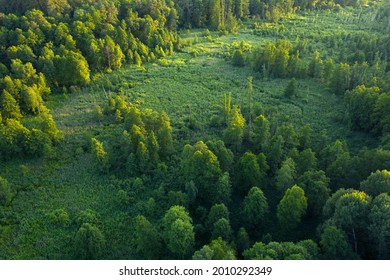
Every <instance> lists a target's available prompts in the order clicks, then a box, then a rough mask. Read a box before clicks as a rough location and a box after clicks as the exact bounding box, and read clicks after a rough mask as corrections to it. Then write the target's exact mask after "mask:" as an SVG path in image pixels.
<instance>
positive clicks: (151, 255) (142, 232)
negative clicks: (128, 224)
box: [135, 216, 162, 260]
mask: <svg viewBox="0 0 390 280" xmlns="http://www.w3.org/2000/svg"><path fill="white" fill-rule="evenodd" d="M135 220H136V221H135V239H136V244H137V253H138V254H139V256H140V258H141V259H147V260H155V259H158V258H159V257H160V254H161V250H162V240H161V237H160V236H159V233H158V231H157V229H156V228H155V227H154V226H153V225H152V224H151V223H150V222H149V221H148V220H147V219H146V218H145V217H144V216H137V217H136V219H135Z"/></svg>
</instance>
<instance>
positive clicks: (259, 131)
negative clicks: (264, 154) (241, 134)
mask: <svg viewBox="0 0 390 280" xmlns="http://www.w3.org/2000/svg"><path fill="white" fill-rule="evenodd" d="M253 133H254V139H253V140H254V141H253V142H254V146H255V149H256V150H264V149H265V148H266V147H267V146H268V142H269V140H270V122H269V121H268V119H267V118H266V117H265V116H264V115H259V116H257V117H256V118H255V119H254V121H253Z"/></svg>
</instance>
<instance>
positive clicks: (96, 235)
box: [75, 223, 105, 260]
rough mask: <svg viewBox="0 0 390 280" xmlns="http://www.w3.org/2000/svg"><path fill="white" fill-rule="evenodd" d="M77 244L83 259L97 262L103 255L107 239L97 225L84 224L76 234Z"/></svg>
mask: <svg viewBox="0 0 390 280" xmlns="http://www.w3.org/2000/svg"><path fill="white" fill-rule="evenodd" d="M75 242H76V248H77V251H78V253H79V254H80V258H81V259H86V260H97V259H99V258H100V257H101V256H102V255H103V251H104V248H105V238H104V235H103V233H102V232H101V231H100V230H99V228H98V227H97V226H95V225H92V224H89V223H83V224H82V225H81V227H80V228H79V230H78V231H77V233H76V239H75Z"/></svg>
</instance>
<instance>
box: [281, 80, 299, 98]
mask: <svg viewBox="0 0 390 280" xmlns="http://www.w3.org/2000/svg"><path fill="white" fill-rule="evenodd" d="M297 94H298V93H297V80H295V78H292V79H291V80H290V81H289V82H288V84H287V86H286V88H285V89H284V96H286V97H288V98H291V97H293V96H297Z"/></svg>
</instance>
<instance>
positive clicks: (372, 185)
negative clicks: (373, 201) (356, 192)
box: [360, 170, 390, 197]
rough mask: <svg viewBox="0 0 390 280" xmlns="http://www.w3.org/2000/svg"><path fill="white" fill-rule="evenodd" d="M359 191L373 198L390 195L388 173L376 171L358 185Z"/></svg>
mask: <svg viewBox="0 0 390 280" xmlns="http://www.w3.org/2000/svg"><path fill="white" fill-rule="evenodd" d="M360 189H361V190H362V191H364V192H365V193H367V194H368V195H371V196H373V197H375V196H378V195H380V194H381V193H387V194H390V171H387V170H377V171H376V172H375V173H374V172H372V173H371V175H370V176H368V178H367V179H366V180H364V181H363V182H361V183H360Z"/></svg>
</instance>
